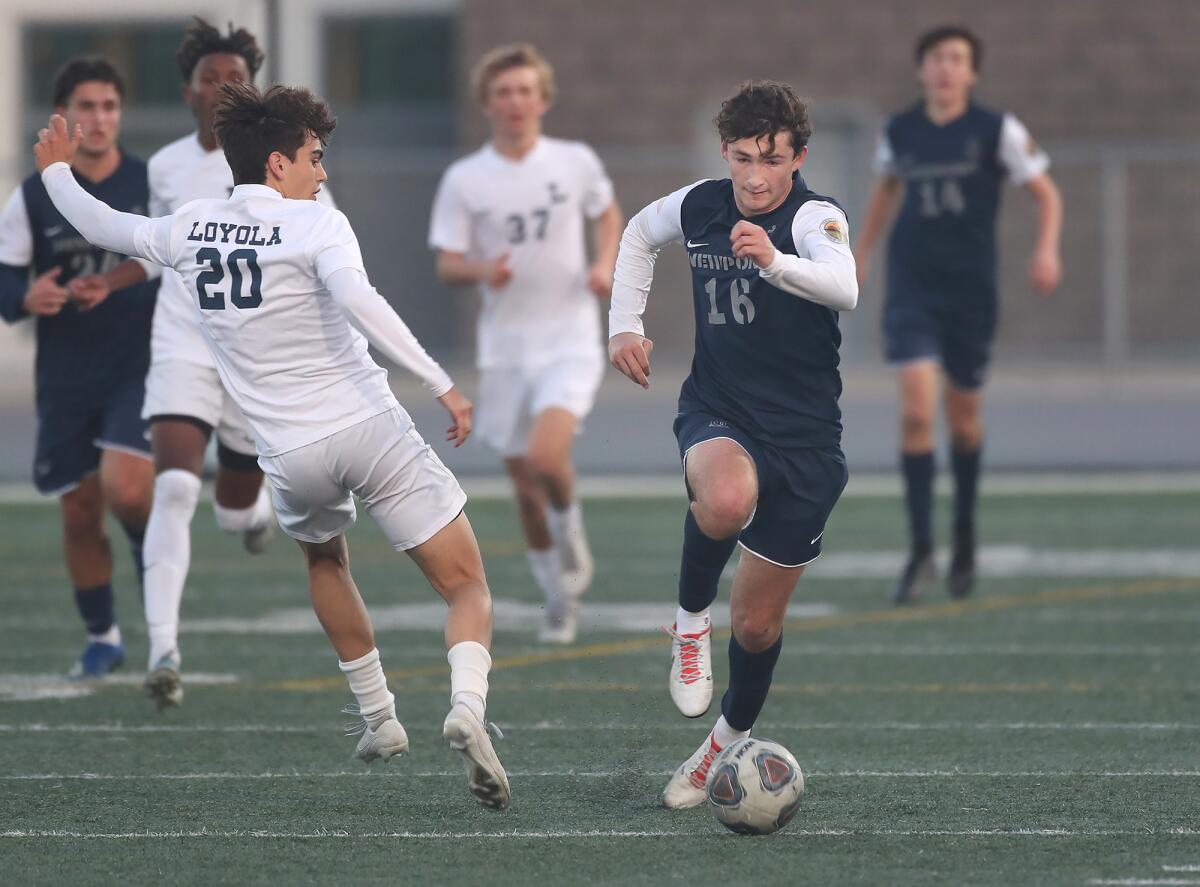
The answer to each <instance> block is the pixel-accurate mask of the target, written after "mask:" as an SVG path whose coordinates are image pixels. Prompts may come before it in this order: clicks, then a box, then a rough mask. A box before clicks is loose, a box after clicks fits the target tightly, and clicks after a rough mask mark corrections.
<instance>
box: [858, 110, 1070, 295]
mask: <svg viewBox="0 0 1200 887" xmlns="http://www.w3.org/2000/svg"><path fill="white" fill-rule="evenodd" d="M1047 165H1048V161H1047V160H1046V157H1045V155H1044V154H1043V153H1042V152H1041V150H1040V149H1039V148H1038V147H1037V145H1036V144H1034V143H1033V142H1032V140H1031V139H1029V135H1028V133H1027V132H1026V131H1025V129H1024V127H1022V126H1021V125H1020V123H1018V122H1017V121H1016V119H1015V118H1014V117H1012V115H1010V114H1004V113H1002V112H999V111H993V110H990V109H988V108H985V107H983V106H982V105H978V104H975V103H974V102H972V103H970V104H969V105H968V106H967V111H966V113H965V114H963V115H962V116H961V117H958V118H956V119H954V120H952V121H950V122H949V123H946V124H944V125H941V126H939V125H937V124H935V123H934V122H933V121H932V120H930V119H929V117H928V115H927V114H926V112H925V105H924V104H923V103H922V104H918V105H915V106H914V107H912V108H910V109H908V110H907V111H904V112H902V113H900V114H897V115H896V116H895V117H893V118H891V120H889V121H888V124H887V127H886V129H885V130H884V134H883V139H882V140H881V144H880V157H879V158H878V159H877V166H878V167H879V170H880V171H881V172H885V173H889V174H891V175H894V176H897V177H898V178H900V179H901V180H902V181H903V182H904V186H905V188H904V198H903V202H902V203H901V205H900V211H899V214H898V215H897V218H896V222H895V225H894V226H893V227H892V233H891V238H890V241H889V245H888V265H889V274H890V276H895V277H898V278H901V279H904V278H916V279H918V280H921V281H923V282H925V283H926V286H925V287H923V288H926V289H928V288H932V289H937V284H936V281H937V280H938V279H939V276H944V277H946V278H948V279H949V280H952V281H954V282H961V281H963V280H964V279H965V280H967V281H971V280H976V281H979V282H980V283H981V284H982V285H983V290H984V291H987V292H991V291H993V287H992V286H989V284H993V283H994V281H995V277H996V216H997V213H998V211H999V208H1000V192H1001V188H1002V186H1003V184H1004V181H1005V179H1006V178H1010V179H1012V180H1013V181H1017V182H1024V181H1028V180H1029V179H1031V178H1033V177H1034V175H1036V174H1038V173H1040V172H1042V171H1043V170H1044V169H1045V167H1046V166H1047Z"/></svg>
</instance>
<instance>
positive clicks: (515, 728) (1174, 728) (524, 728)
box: [0, 721, 1200, 871]
mask: <svg viewBox="0 0 1200 887" xmlns="http://www.w3.org/2000/svg"><path fill="white" fill-rule="evenodd" d="M500 726H501V728H502V729H503V730H504V732H505V734H506V735H507V734H512V735H520V734H522V733H542V732H551V733H590V732H597V731H605V732H607V731H616V732H622V733H625V732H628V733H636V732H639V731H644V732H659V731H664V730H667V731H675V730H683V731H689V732H694V731H695V729H696V728H695V725H694V724H675V723H663V724H632V723H622V722H607V723H598V724H563V723H558V722H553V721H538V722H535V723H532V724H504V723H502V724H500ZM407 729H408V730H409V731H410V732H413V731H416V732H420V731H421V730H422V729H423V728H422V727H421V726H420V725H417V726H413V725H410V726H409V727H408V728H407ZM429 729H430V730H433V729H435V727H430V728H429ZM436 729H440V728H436ZM759 729H760V731H765V732H768V733H769V732H772V731H777V730H786V731H803V730H821V731H825V730H829V731H850V732H853V731H856V730H861V731H885V732H886V731H897V732H914V733H919V732H925V731H929V732H944V731H945V732H960V731H961V732H992V731H998V732H1004V731H1020V732H1050V733H1058V732H1063V733H1069V732H1135V733H1142V732H1146V733H1168V732H1190V731H1197V730H1200V723H1196V724H1191V723H1167V722H1144V723H1139V722H1104V721H1078V722H1073V723H1072V722H1054V721H1007V722H1006V721H934V722H928V723H922V722H919V721H878V722H873V723H871V722H868V723H859V722H854V721H826V722H820V721H816V722H812V723H772V722H766V723H764V724H762V725H761V726H760V727H759ZM332 732H334V731H333V729H332V728H330V727H328V726H296V725H294V724H120V723H108V724H104V723H101V724H46V723H37V722H33V723H26V724H0V733H39V734H40V733H89V734H105V733H114V734H127V733H172V734H173V733H285V734H286V733H304V734H309V733H311V734H329V733H332ZM1197 871H1200V869H1197Z"/></svg>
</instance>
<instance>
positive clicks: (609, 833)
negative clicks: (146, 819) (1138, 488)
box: [0, 828, 1200, 883]
mask: <svg viewBox="0 0 1200 887" xmlns="http://www.w3.org/2000/svg"><path fill="white" fill-rule="evenodd" d="M715 831H716V829H715V828H712V829H704V830H695V831H657V830H655V831H649V830H646V831H616V830H604V829H593V830H577V831H575V830H559V831H500V832H357V833H356V832H350V831H347V830H345V829H318V830H316V831H312V832H282V831H267V830H265V829H264V830H256V829H250V830H245V831H241V830H232V831H218V830H210V829H199V830H197V831H186V832H185V831H175V832H169V831H163V832H150V831H145V832H106V833H101V832H77V831H65V830H59V829H46V830H41V829H21V830H11V831H3V832H0V838H16V839H21V838H50V839H54V838H67V839H76V838H83V839H109V840H129V839H135V840H136V839H146V838H149V839H159V838H258V839H263V838H283V839H298V838H303V839H321V838H336V839H343V840H344V839H372V838H396V839H417V840H443V841H444V840H450V841H458V840H466V839H500V840H511V839H514V838H532V839H562V838H687V837H702V838H708V839H711V837H712V835H713V833H714V832H715ZM1155 835H1183V836H1195V835H1200V830H1197V829H1191V828H1169V829H1157V830H1156V829H1136V830H1131V829H1061V828H1041V829H1039V828H1021V829H800V828H793V829H784V830H783V831H781V832H778V833H777V837H776V840H779V839H783V838H788V837H791V838H825V837H833V838H859V837H915V838H941V837H954V838H959V837H965V838H1090V837H1108V836H1123V837H1124V836H1128V837H1133V836H1138V837H1148V836H1155ZM731 839H732V837H731ZM1088 883H1126V882H1124V881H1117V882H1110V881H1089V882H1088ZM1188 883H1200V882H1188Z"/></svg>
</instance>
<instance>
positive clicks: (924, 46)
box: [913, 25, 983, 73]
mask: <svg viewBox="0 0 1200 887" xmlns="http://www.w3.org/2000/svg"><path fill="white" fill-rule="evenodd" d="M947 40H966V41H967V45H968V46H970V47H971V68H972V69H973V70H974V71H975V73H979V67H980V66H981V65H982V64H983V41H982V40H980V39H979V35H978V34H976V33H975V32H974V31H972V30H971V29H970V28H967V27H964V26H963V25H941V26H940V27H937V28H933V29H931V30H929V31H926V32H925V33H924V34H922V35H921V36H920V37H918V38H917V45H916V47H915V48H914V50H913V55H914V56H915V58H916V61H917V67H920V66H921V63H922V62H923V61H925V55H926V53H928V52H929V51H930V50H931V49H933V48H934V47H935V46H937V45H938V44H939V43H945V42H946V41H947Z"/></svg>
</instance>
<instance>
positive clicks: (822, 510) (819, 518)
mask: <svg viewBox="0 0 1200 887" xmlns="http://www.w3.org/2000/svg"><path fill="white" fill-rule="evenodd" d="M675 438H676V440H677V441H678V442H679V456H680V459H682V460H683V464H684V483H685V484H686V483H687V480H686V477H687V455H688V451H689V450H691V449H692V448H693V447H695V446H697V445H699V444H702V443H704V442H705V441H709V440H717V439H720V438H724V439H726V440H731V441H733V442H734V443H735V444H737V445H738V446H740V447H741V448H742V449H743V450H745V451H746V454H747V455H749V457H750V461H752V462H753V463H754V467H755V469H756V470H757V473H758V505H757V507H756V508H755V511H754V515H753V517H752V518H751V519H750V523H749V524H748V525H747V526H746V528H745V529H743V530H742V532H741V534H740V535H739V536H738V543H739V544H740V545H741V546H742V547H743V548H745V549H746V550H747V551H749V552H751V553H752V554H755V555H757V556H758V557H760V558H762V559H763V560H766V561H770V562H771V563H773V564H776V565H778V566H781V567H799V566H803V565H804V564H807V563H809V562H811V561H813V560H815V559H816V558H817V556H818V555H820V553H821V537H822V536H823V535H824V533H825V522H826V521H827V520H828V519H829V515H830V514H831V513H832V512H833V506H834V505H836V504H837V500H838V498H839V497H840V496H841V495H842V490H844V489H845V488H846V480H847V478H848V477H849V474H848V472H847V470H846V459H845V457H844V456H843V455H842V450H841V448H840V447H836V446H834V447H824V448H816V447H791V448H784V447H777V446H774V445H772V444H768V443H765V442H763V441H759V440H755V439H754V438H753V437H751V436H750V435H749V434H747V433H746V432H744V431H742V429H740V428H738V427H737V426H736V425H735V424H734V423H732V422H730V421H728V420H726V419H723V418H721V417H720V416H714V415H712V414H710V413H706V412H702V411H691V412H686V413H680V414H679V415H678V416H676V417H675ZM688 496H689V498H691V496H692V491H691V490H690V489H689V490H688Z"/></svg>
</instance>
